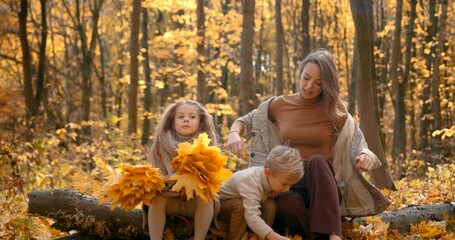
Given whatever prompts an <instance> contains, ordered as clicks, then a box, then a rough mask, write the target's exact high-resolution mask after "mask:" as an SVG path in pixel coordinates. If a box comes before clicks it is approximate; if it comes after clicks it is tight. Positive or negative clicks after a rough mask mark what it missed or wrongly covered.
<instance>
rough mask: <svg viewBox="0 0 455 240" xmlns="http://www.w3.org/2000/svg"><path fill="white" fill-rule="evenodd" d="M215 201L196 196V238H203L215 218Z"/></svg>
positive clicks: (197, 239) (198, 239)
mask: <svg viewBox="0 0 455 240" xmlns="http://www.w3.org/2000/svg"><path fill="white" fill-rule="evenodd" d="M213 204H214V203H213V201H212V200H210V201H204V200H202V199H201V198H198V197H196V211H195V213H194V240H203V239H205V235H207V232H208V231H209V228H210V224H211V223H212V220H213Z"/></svg>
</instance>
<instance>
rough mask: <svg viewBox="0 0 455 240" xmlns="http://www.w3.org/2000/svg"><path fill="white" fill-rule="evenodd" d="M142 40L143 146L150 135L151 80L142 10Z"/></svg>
mask: <svg viewBox="0 0 455 240" xmlns="http://www.w3.org/2000/svg"><path fill="white" fill-rule="evenodd" d="M141 26H142V39H141V48H142V49H144V50H145V51H144V52H143V53H142V56H143V57H144V60H143V61H142V68H143V70H144V79H145V90H144V113H145V114H144V117H143V121H144V124H143V125H142V141H141V143H142V144H143V145H146V144H147V143H148V139H149V135H150V118H149V114H151V110H152V104H153V103H152V101H153V100H152V79H151V76H150V74H151V71H150V65H149V64H150V58H149V52H148V51H149V46H148V43H147V40H148V35H149V34H148V28H147V26H148V9H147V8H142V25H141Z"/></svg>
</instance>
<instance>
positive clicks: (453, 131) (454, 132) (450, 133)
mask: <svg viewBox="0 0 455 240" xmlns="http://www.w3.org/2000/svg"><path fill="white" fill-rule="evenodd" d="M439 135H442V136H441V139H445V138H452V137H454V136H455V125H453V126H452V127H451V128H450V129H449V128H444V129H442V130H436V131H434V132H433V134H432V136H433V137H436V136H439Z"/></svg>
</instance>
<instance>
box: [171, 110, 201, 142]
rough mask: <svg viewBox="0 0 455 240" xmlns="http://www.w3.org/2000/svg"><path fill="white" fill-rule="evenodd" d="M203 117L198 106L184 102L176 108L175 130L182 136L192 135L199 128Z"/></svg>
mask: <svg viewBox="0 0 455 240" xmlns="http://www.w3.org/2000/svg"><path fill="white" fill-rule="evenodd" d="M200 122H201V117H200V116H199V110H198V108H197V107H196V106H193V105H189V104H183V105H181V106H178V107H177V109H175V116H174V126H173V127H174V130H175V131H176V132H177V134H178V135H180V136H182V137H191V136H193V135H194V134H195V133H196V132H197V131H198V130H199V124H200Z"/></svg>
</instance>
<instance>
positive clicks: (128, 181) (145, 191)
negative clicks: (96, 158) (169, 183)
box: [99, 164, 164, 210]
mask: <svg viewBox="0 0 455 240" xmlns="http://www.w3.org/2000/svg"><path fill="white" fill-rule="evenodd" d="M118 170H119V172H120V173H121V174H115V173H114V174H113V175H111V176H109V181H108V182H107V183H106V184H105V185H104V186H102V187H101V189H100V196H99V198H100V203H103V202H107V201H111V202H112V207H111V208H112V209H114V208H116V207H117V206H120V207H121V208H122V209H124V210H132V209H134V208H135V207H136V206H137V205H138V204H139V203H140V202H144V204H146V205H150V201H151V200H152V198H153V197H155V195H156V193H157V192H159V191H161V190H162V189H163V188H164V180H163V177H162V176H161V173H160V172H159V169H157V168H152V167H151V166H150V165H136V166H132V165H129V164H120V165H119V167H118Z"/></svg>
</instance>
